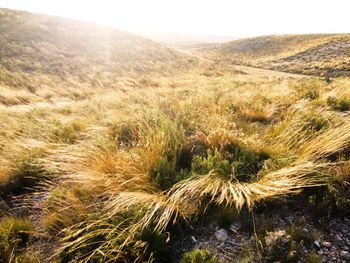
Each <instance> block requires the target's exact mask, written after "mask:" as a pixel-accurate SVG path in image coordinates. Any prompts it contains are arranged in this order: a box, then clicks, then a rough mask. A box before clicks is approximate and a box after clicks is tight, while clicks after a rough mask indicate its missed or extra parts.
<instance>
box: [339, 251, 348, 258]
mask: <svg viewBox="0 0 350 263" xmlns="http://www.w3.org/2000/svg"><path fill="white" fill-rule="evenodd" d="M340 256H341V258H343V259H346V260H349V259H350V253H349V252H348V251H344V250H343V251H341V252H340Z"/></svg>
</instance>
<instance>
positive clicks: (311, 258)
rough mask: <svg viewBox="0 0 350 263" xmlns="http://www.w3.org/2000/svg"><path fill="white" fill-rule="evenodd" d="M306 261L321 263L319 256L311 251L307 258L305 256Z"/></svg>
mask: <svg viewBox="0 0 350 263" xmlns="http://www.w3.org/2000/svg"><path fill="white" fill-rule="evenodd" d="M305 262H306V263H321V262H322V260H321V258H320V257H319V256H318V255H317V254H316V253H315V252H312V253H311V254H310V255H309V256H308V257H307V258H306V261H305Z"/></svg>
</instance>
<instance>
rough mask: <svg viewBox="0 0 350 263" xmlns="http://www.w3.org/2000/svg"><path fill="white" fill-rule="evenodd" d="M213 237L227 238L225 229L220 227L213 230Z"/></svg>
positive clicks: (224, 239) (220, 239)
mask: <svg viewBox="0 0 350 263" xmlns="http://www.w3.org/2000/svg"><path fill="white" fill-rule="evenodd" d="M215 237H216V239H217V240H218V241H226V240H227V239H228V234H227V231H226V230H225V229H223V228H221V229H219V230H217V231H216V232H215Z"/></svg>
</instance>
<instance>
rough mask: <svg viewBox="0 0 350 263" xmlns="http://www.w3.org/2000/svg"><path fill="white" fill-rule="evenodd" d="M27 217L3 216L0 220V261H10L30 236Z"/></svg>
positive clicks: (29, 224) (30, 229)
mask: <svg viewBox="0 0 350 263" xmlns="http://www.w3.org/2000/svg"><path fill="white" fill-rule="evenodd" d="M32 230H33V226H32V223H31V221H30V220H29V219H26V218H15V217H5V218H3V219H1V221H0V261H1V262H10V261H11V259H13V257H14V256H15V255H16V254H17V252H19V249H21V248H23V247H24V246H25V245H26V244H27V243H28V242H29V240H30V237H31V236H32Z"/></svg>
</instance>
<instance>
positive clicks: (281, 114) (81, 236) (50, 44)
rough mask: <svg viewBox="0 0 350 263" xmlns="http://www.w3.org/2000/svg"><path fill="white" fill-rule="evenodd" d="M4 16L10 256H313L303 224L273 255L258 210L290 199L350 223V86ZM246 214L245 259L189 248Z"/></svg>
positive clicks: (1, 190) (0, 242) (5, 200)
mask: <svg viewBox="0 0 350 263" xmlns="http://www.w3.org/2000/svg"><path fill="white" fill-rule="evenodd" d="M0 21H1V23H0V27H1V31H0V34H1V35H2V37H1V38H0V53H1V56H0V68H1V71H0V88H1V89H2V90H3V91H4V92H1V94H0V95H1V100H0V103H1V104H2V106H1V111H0V126H1V130H0V194H1V198H2V201H1V203H0V262H178V261H181V262H216V261H218V262H235V261H237V262H255V261H257V262H259V261H260V262H263V261H266V262H271V260H274V259H276V257H277V259H281V258H287V257H288V258H289V259H290V253H292V252H293V253H294V254H293V255H294V256H293V257H294V258H293V259H294V260H300V259H301V258H307V260H309V261H308V262H318V261H311V260H313V259H315V258H316V257H317V255H316V256H315V255H314V254H310V255H305V254H303V253H304V252H302V246H303V245H302V244H304V243H303V242H304V239H305V238H302V239H300V235H299V237H298V238H297V237H296V234H295V233H296V231H295V230H294V232H293V233H294V235H291V236H292V237H293V238H294V239H293V240H292V241H293V242H297V241H298V246H297V247H295V246H294V245H292V244H294V243H293V242H291V243H290V244H289V243H288V245H287V248H286V249H285V250H283V251H282V252H279V253H280V254H278V255H277V256H276V255H275V254H271V253H269V252H268V251H270V250H268V249H266V247H267V246H268V245H267V244H268V243H266V242H263V241H262V240H265V239H266V237H267V236H269V234H268V233H269V232H268V231H270V230H271V229H270V228H269V224H268V221H267V219H266V218H265V219H264V218H262V216H260V217H259V218H260V219H261V221H259V222H257V221H255V217H254V211H257V209H259V211H260V214H262V215H264V213H265V212H266V214H267V213H268V211H271V209H273V208H276V207H279V208H280V209H282V207H281V200H284V201H286V200H289V202H291V203H292V204H293V205H296V206H298V205H301V206H307V207H308V208H309V209H310V210H309V211H311V212H310V213H313V214H315V215H317V216H319V217H323V216H331V217H335V216H339V215H341V216H343V217H346V218H348V216H349V211H350V210H349V207H350V200H349V193H350V188H349V183H350V177H349V176H350V163H349V157H350V154H349V150H350V134H349V130H350V117H349V110H350V86H349V84H350V80H349V79H347V78H337V79H334V80H333V82H332V83H326V82H325V81H323V80H321V79H318V78H304V77H303V76H297V75H295V76H293V75H287V74H286V75H283V74H274V73H273V72H270V73H269V74H266V75H265V74H263V73H261V74H259V75H256V74H254V73H252V74H245V73H242V72H241V71H240V70H235V69H234V68H232V67H231V66H230V65H225V64H223V63H215V62H210V61H204V60H202V59H200V58H197V57H193V56H188V55H185V54H182V53H179V52H177V51H174V50H172V49H169V48H166V47H162V46H160V45H158V44H156V43H153V42H152V41H149V40H146V39H143V38H139V37H137V36H133V35H130V34H127V33H122V32H119V31H116V30H114V29H113V30H112V29H106V28H100V27H97V26H92V25H87V24H81V23H79V22H74V21H69V20H63V19H59V18H51V17H47V16H39V15H33V14H29V13H21V12H13V11H9V10H0ZM77 28H79V31H78V32H79V33H78V34H76V32H77V30H76V29H77ZM73 32H74V34H73ZM48 33H50V34H48ZM307 38H308V37H307ZM315 38H317V37H315ZM101 39H102V40H101ZM308 39H309V38H308ZM100 40H101V41H100ZM310 41H311V40H310ZM313 41H314V40H313ZM315 41H316V40H315ZM317 41H318V40H317ZM296 42H298V43H299V40H298V41H296ZM293 43H295V42H292V44H291V45H294V44H293ZM318 43H319V41H318ZM273 52H275V51H273ZM57 63H58V64H59V65H57ZM54 64H55V65H56V66H55V65H54ZM298 202H299V203H298ZM282 206H283V207H284V208H283V209H288V207H289V206H288V205H287V204H285V203H283V205H282ZM261 211H262V212H261ZM260 219H259V220H260ZM252 220H253V221H252ZM237 221H238V222H240V221H242V222H248V221H249V222H253V223H252V225H251V226H250V227H249V229H248V230H247V231H248V232H250V233H252V234H254V237H255V240H256V242H255V243H253V245H249V246H248V245H247V247H246V248H245V249H242V250H241V251H240V254H238V255H230V257H229V258H226V259H220V258H219V257H218V255H216V254H215V251H213V250H212V249H211V248H210V247H207V248H205V250H204V249H202V250H198V249H197V250H192V249H193V246H188V247H184V249H182V250H179V246H178V244H179V239H180V241H181V238H182V237H183V235H184V233H185V235H186V232H188V233H189V232H190V229H191V228H192V229H193V228H196V226H197V225H198V224H199V222H204V223H205V224H208V225H209V223H212V222H214V223H215V224H218V225H220V226H221V225H222V226H223V227H224V225H226V226H227V225H230V224H231V223H234V222H237ZM223 222H225V223H223ZM259 224H260V225H264V227H261V228H258V227H257V226H258V225H259ZM270 227H271V226H270ZM187 236H188V235H187ZM308 240H310V237H309V239H308ZM260 241H261V242H260ZM301 241H303V242H301ZM312 241H313V240H312ZM259 242H260V243H259ZM306 242H307V241H306V239H305V243H306ZM180 243H181V242H180ZM256 244H261V246H260V245H256ZM300 244H301V245H300ZM255 245H256V246H255ZM247 251H248V252H249V253H248V252H247ZM247 257H248V259H247ZM239 260H242V261H239ZM243 260H246V261H243ZM247 260H248V261H247Z"/></svg>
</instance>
